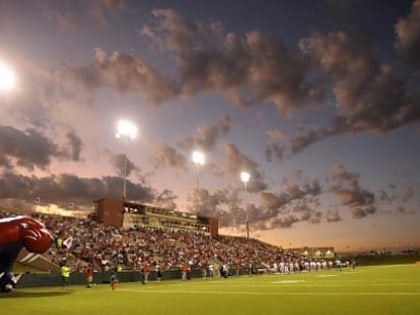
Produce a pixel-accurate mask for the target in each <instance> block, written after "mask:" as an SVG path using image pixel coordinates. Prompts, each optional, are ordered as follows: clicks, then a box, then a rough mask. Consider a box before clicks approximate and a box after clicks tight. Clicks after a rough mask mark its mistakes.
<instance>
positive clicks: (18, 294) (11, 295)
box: [0, 289, 72, 300]
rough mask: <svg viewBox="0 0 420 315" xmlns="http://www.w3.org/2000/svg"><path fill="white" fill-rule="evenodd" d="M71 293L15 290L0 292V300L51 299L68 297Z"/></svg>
mask: <svg viewBox="0 0 420 315" xmlns="http://www.w3.org/2000/svg"><path fill="white" fill-rule="evenodd" d="M71 293H72V292H71V291H68V290H61V289H58V290H51V291H27V290H24V291H20V290H19V289H16V290H15V291H13V292H8V293H5V292H1V293H0V300H1V299H2V298H8V299H19V298H25V299H26V298H39V297H53V296H60V295H68V294H71Z"/></svg>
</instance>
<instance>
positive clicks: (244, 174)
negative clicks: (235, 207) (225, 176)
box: [240, 172, 251, 238]
mask: <svg viewBox="0 0 420 315" xmlns="http://www.w3.org/2000/svg"><path fill="white" fill-rule="evenodd" d="M240 175H241V181H242V182H243V183H244V191H245V196H244V200H245V203H244V208H245V209H244V210H245V216H246V222H245V224H246V237H247V238H249V212H248V202H247V194H248V182H249V180H250V178H251V175H250V174H249V173H248V172H241V174H240Z"/></svg>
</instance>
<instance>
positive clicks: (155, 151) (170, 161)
mask: <svg viewBox="0 0 420 315" xmlns="http://www.w3.org/2000/svg"><path fill="white" fill-rule="evenodd" d="M149 147H150V148H151V150H152V152H151V153H150V159H151V162H152V164H153V166H154V167H155V168H161V167H165V166H170V167H173V168H175V169H177V170H187V169H188V167H187V163H188V162H187V158H186V157H185V155H183V154H181V153H179V152H178V151H177V150H176V149H175V148H173V147H171V146H169V145H168V144H165V143H155V142H150V143H149Z"/></svg>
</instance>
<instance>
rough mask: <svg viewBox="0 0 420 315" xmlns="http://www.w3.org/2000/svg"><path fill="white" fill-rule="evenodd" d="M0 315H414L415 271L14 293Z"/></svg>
mask: <svg viewBox="0 0 420 315" xmlns="http://www.w3.org/2000/svg"><path fill="white" fill-rule="evenodd" d="M0 314H1V315H12V314H13V315H16V314H19V315H25V314H28V315H29V314H60V315H72V314H89V315H96V314H97V315H107V314H120V315H125V314H147V315H158V314H159V315H160V314H171V315H181V314H182V315H188V314H194V315H207V314H228V315H247V314H264V315H271V314H272V315H274V314H275V315H278V314H287V315H293V314H307V315H310V314H333V315H340V314H342V315H356V314H357V315H367V314H369V315H383V314H393V315H397V314H401V315H419V314H420V265H419V264H417V265H415V264H413V265H393V266H371V267H360V268H357V269H355V270H351V269H345V270H343V271H337V270H330V271H321V272H308V273H296V274H291V275H280V274H273V275H261V276H251V277H248V276H240V277H230V278H229V279H212V280H210V279H193V280H190V281H189V280H187V281H181V280H171V281H166V282H165V281H163V282H161V283H156V282H149V283H148V284H146V285H141V284H140V283H119V284H118V287H117V289H116V291H111V288H110V286H109V285H107V284H100V285H96V286H94V287H93V288H91V289H87V288H86V287H83V286H70V287H69V288H67V289H66V290H64V291H63V290H61V288H60V287H49V288H27V289H17V290H15V291H14V292H13V293H5V294H1V295H0Z"/></svg>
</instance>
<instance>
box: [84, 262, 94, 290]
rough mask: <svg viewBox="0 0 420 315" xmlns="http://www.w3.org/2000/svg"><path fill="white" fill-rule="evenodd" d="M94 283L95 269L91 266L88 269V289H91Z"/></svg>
mask: <svg viewBox="0 0 420 315" xmlns="http://www.w3.org/2000/svg"><path fill="white" fill-rule="evenodd" d="M92 283H93V267H92V264H89V265H88V266H87V268H86V287H87V288H91V287H92Z"/></svg>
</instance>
